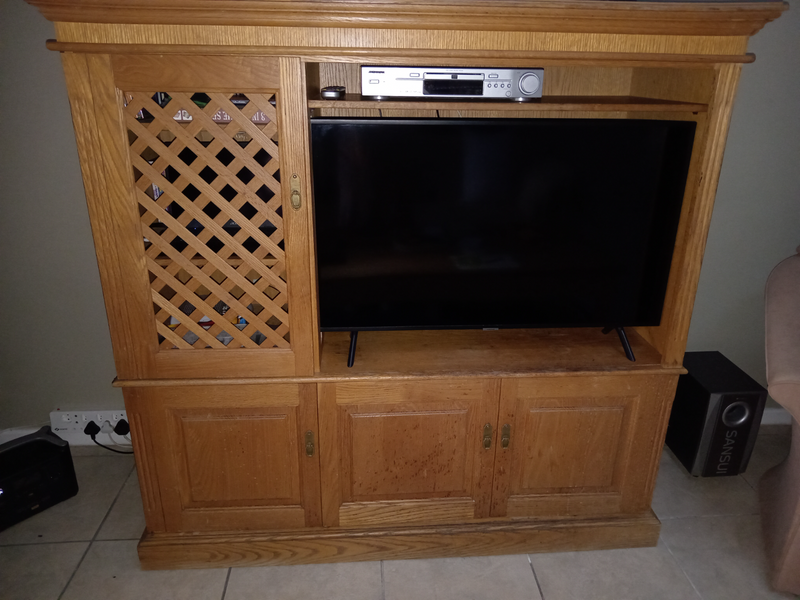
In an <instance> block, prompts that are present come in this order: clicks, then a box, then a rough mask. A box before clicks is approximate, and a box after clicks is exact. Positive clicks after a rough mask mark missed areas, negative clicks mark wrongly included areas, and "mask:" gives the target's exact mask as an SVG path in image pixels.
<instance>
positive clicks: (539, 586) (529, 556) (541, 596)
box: [528, 554, 544, 600]
mask: <svg viewBox="0 0 800 600" xmlns="http://www.w3.org/2000/svg"><path fill="white" fill-rule="evenodd" d="M528 564H529V565H530V566H531V573H533V580H534V581H535V582H536V587H537V588H538V589H539V597H540V598H541V600H544V592H543V591H542V584H541V583H539V577H538V576H537V575H536V569H534V568H533V561H532V560H531V555H530V554H528Z"/></svg>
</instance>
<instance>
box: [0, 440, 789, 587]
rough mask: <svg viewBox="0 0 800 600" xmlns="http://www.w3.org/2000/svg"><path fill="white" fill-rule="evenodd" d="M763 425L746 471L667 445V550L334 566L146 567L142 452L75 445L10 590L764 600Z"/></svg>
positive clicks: (770, 454)
mask: <svg viewBox="0 0 800 600" xmlns="http://www.w3.org/2000/svg"><path fill="white" fill-rule="evenodd" d="M788 447H789V435H788V427H787V428H776V427H770V428H762V432H761V434H760V435H759V438H758V442H757V445H756V449H755V452H754V454H753V458H752V460H751V462H750V466H749V467H748V469H747V472H746V473H744V474H743V475H740V476H738V477H728V478H716V479H696V478H692V477H691V476H689V475H687V474H686V472H685V471H684V470H683V469H682V467H681V466H680V465H679V464H678V463H677V462H675V460H674V458H673V457H672V456H671V455H670V454H669V452H665V453H664V456H663V458H662V461H661V470H660V473H659V478H658V485H657V487H656V491H655V497H654V499H653V509H654V510H655V512H656V514H657V515H658V517H659V518H660V519H661V521H662V530H661V538H660V540H659V542H658V546H656V547H655V548H641V549H626V550H606V551H599V552H569V553H557V554H530V555H525V554H523V555H511V556H498V557H475V558H458V559H436V560H407V561H382V562H362V563H349V564H335V565H311V566H293V567H261V568H233V569H206V570H186V571H141V570H139V565H138V561H137V558H136V543H137V540H138V538H139V536H140V535H141V532H142V530H143V528H144V519H143V516H142V511H141V505H140V499H139V485H138V482H137V479H136V473H135V470H134V466H133V460H132V458H131V457H127V456H119V455H115V454H110V453H108V454H102V455H98V454H97V452H104V451H101V450H99V449H95V448H89V449H87V448H73V456H74V461H75V468H76V471H77V473H78V480H79V484H80V487H81V491H80V493H79V494H78V496H76V497H75V498H71V499H70V500H67V501H66V502H63V503H61V504H59V505H57V506H55V507H53V508H51V509H49V510H47V511H45V512H43V513H40V514H39V515H36V516H35V517H33V518H31V519H28V520H27V521H24V522H22V523H19V524H17V525H15V526H13V527H11V528H9V529H7V530H5V531H3V532H0V600H94V599H102V600H127V599H134V598H136V599H138V598H147V599H148V600H162V599H164V600H167V599H169V600H184V599H185V600H206V599H207V600H256V599H259V600H273V599H274V600H294V599H298V600H300V599H303V600H305V599H309V598H313V599H315V600H338V599H347V600H406V599H409V600H411V599H413V600H428V599H430V600H449V599H453V600H456V599H458V600H468V599H473V598H474V599H480V600H483V599H489V598H492V599H494V598H497V599H502V600H518V599H520V600H521V599H525V600H566V599H574V600H605V599H611V600H627V599H631V600H633V599H637V600H638V599H642V600H661V599H663V600H673V599H674V600H716V599H725V600H738V599H741V600H757V599H761V598H794V596H792V595H789V594H780V593H776V592H773V591H771V590H770V588H769V585H768V583H767V580H766V576H765V571H766V567H765V560H764V554H763V549H762V541H761V529H760V523H759V517H758V498H757V494H756V490H755V488H756V484H757V481H758V479H759V477H760V476H761V474H762V473H764V471H766V469H768V468H769V467H770V466H772V465H773V464H776V463H778V462H780V460H782V458H783V457H784V456H785V455H786V453H787V452H788Z"/></svg>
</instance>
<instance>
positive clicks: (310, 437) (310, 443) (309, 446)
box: [306, 431, 314, 456]
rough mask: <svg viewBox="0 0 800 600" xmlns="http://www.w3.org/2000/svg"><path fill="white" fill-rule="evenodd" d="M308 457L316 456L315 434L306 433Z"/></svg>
mask: <svg viewBox="0 0 800 600" xmlns="http://www.w3.org/2000/svg"><path fill="white" fill-rule="evenodd" d="M306 456H314V432H313V431H306Z"/></svg>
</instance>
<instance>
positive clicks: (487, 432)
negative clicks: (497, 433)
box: [483, 423, 492, 450]
mask: <svg viewBox="0 0 800 600" xmlns="http://www.w3.org/2000/svg"><path fill="white" fill-rule="evenodd" d="M483 447H484V449H486V450H488V449H489V448H491V447H492V424H491V423H487V424H486V425H484V426H483Z"/></svg>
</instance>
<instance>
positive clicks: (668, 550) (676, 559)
mask: <svg viewBox="0 0 800 600" xmlns="http://www.w3.org/2000/svg"><path fill="white" fill-rule="evenodd" d="M658 539H659V540H661V541H662V542H663V543H664V547H665V548H666V549H667V552H669V555H670V556H671V557H672V560H674V561H675V564H676V565H678V568H679V569H680V570H681V573H683V576H684V577H686V581H688V582H689V585H691V586H692V589H693V590H694V593H695V594H697V597H698V598H700V600H705V599H704V598H703V594H701V593H700V590H698V589H697V586H695V584H694V581H692V578H691V577H689V574H688V573H687V572H686V570H685V569H684V568H683V565H682V564H681V561H679V560H678V557H677V556H675V554H674V553H673V552H672V548H670V547H669V544H668V543H667V540H665V539H664V538H663V537H662V536H658Z"/></svg>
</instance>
